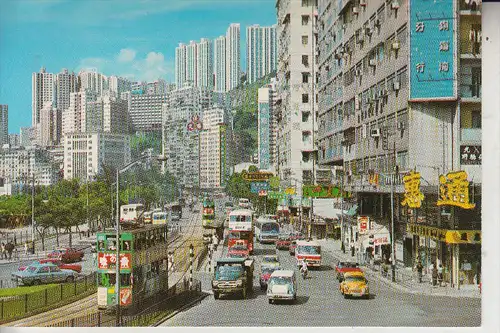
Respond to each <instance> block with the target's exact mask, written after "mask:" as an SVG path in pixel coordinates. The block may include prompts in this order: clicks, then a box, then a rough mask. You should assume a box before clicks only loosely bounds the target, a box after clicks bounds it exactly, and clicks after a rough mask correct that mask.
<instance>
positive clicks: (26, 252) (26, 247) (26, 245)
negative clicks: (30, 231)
mask: <svg viewBox="0 0 500 333" xmlns="http://www.w3.org/2000/svg"><path fill="white" fill-rule="evenodd" d="M24 255H25V256H28V241H26V242H24Z"/></svg>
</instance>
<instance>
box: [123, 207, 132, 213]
mask: <svg viewBox="0 0 500 333" xmlns="http://www.w3.org/2000/svg"><path fill="white" fill-rule="evenodd" d="M130 210H131V211H132V208H131V209H130ZM127 213H128V208H123V214H127Z"/></svg>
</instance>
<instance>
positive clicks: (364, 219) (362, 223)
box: [358, 216, 370, 235]
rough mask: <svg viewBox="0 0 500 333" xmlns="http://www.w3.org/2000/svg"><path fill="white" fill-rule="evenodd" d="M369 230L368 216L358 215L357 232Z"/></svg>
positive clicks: (361, 233)
mask: <svg viewBox="0 0 500 333" xmlns="http://www.w3.org/2000/svg"><path fill="white" fill-rule="evenodd" d="M368 230H370V218H369V217H368V216H358V232H359V234H360V235H363V234H365V233H367V232H368Z"/></svg>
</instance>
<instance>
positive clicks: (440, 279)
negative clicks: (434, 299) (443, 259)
mask: <svg viewBox="0 0 500 333" xmlns="http://www.w3.org/2000/svg"><path fill="white" fill-rule="evenodd" d="M437 279H438V283H439V286H440V287H441V286H442V284H443V265H442V264H439V266H438V268H437Z"/></svg>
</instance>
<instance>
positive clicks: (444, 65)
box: [439, 62, 449, 72]
mask: <svg viewBox="0 0 500 333" xmlns="http://www.w3.org/2000/svg"><path fill="white" fill-rule="evenodd" d="M448 70H449V65H448V63H447V62H440V63H439V71H440V72H447V71H448Z"/></svg>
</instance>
